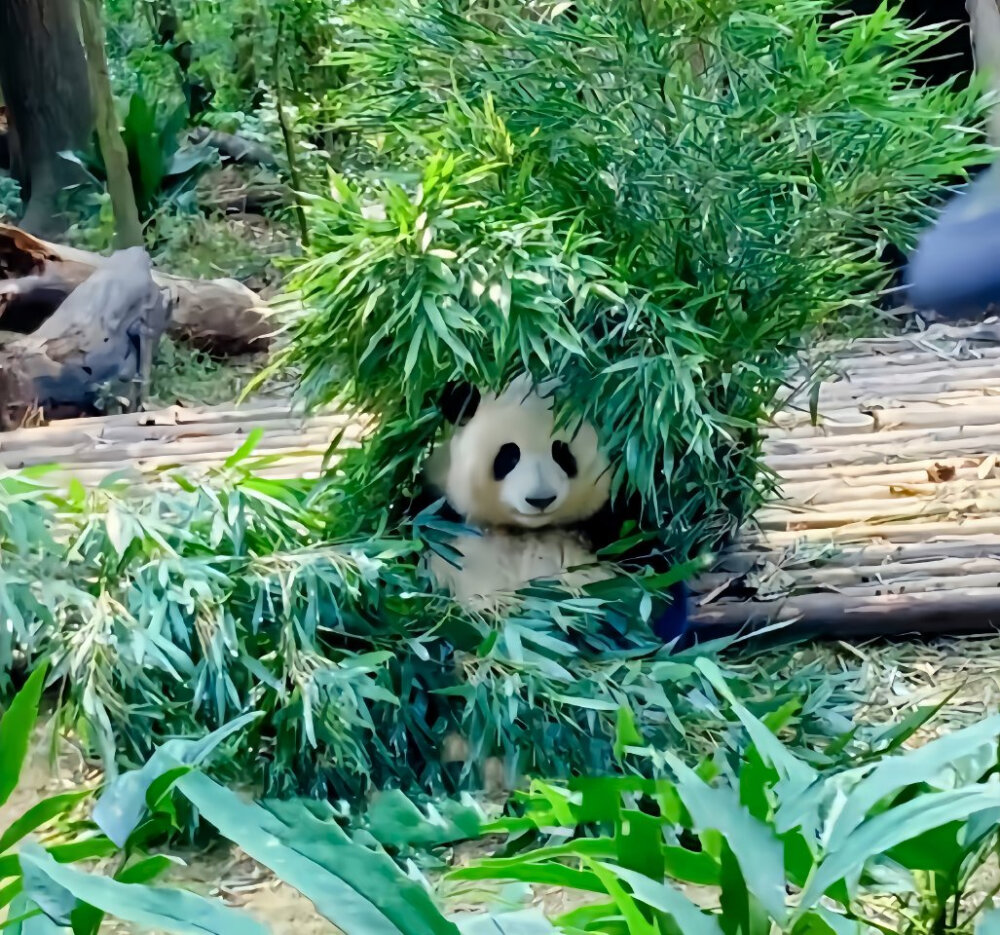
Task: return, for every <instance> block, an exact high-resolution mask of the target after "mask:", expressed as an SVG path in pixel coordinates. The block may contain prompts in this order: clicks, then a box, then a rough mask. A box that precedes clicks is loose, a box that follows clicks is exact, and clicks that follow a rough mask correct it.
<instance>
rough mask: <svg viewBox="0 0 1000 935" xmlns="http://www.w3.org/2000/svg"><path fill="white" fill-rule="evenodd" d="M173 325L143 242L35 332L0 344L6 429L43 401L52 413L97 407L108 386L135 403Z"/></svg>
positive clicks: (115, 258)
mask: <svg viewBox="0 0 1000 935" xmlns="http://www.w3.org/2000/svg"><path fill="white" fill-rule="evenodd" d="M166 325H167V303H166V301H165V299H164V295H163V293H162V291H161V290H160V288H159V287H158V286H157V284H156V283H155V282H154V281H153V277H152V264H151V262H150V259H149V255H148V254H147V253H146V251H145V250H143V249H142V248H141V247H132V248H130V249H128V250H122V251H119V252H118V253H115V254H113V255H112V256H111V257H109V258H108V259H107V261H106V262H104V263H103V264H102V265H101V266H100V267H99V268H98V269H97V270H96V272H94V273H93V275H91V276H89V277H88V278H87V279H85V280H84V281H83V282H82V283H81V284H80V285H79V286H78V287H77V288H76V289H74V290H73V291H72V292H71V293H70V294H69V295H68V296H67V297H66V299H65V301H63V302H61V303H60V304H59V306H58V307H57V308H56V309H55V311H54V312H53V313H52V315H51V316H49V317H48V318H47V319H46V320H45V321H44V322H42V324H41V325H40V326H39V327H38V328H36V329H34V330H33V331H32V333H31V334H27V335H24V336H22V337H19V338H15V339H13V340H10V341H8V342H7V343H6V344H4V346H3V347H2V348H0V374H2V375H3V380H2V381H0V392H2V397H0V428H3V429H8V428H11V427H13V426H15V425H17V424H20V423H21V422H23V420H24V416H25V414H26V413H27V412H30V411H31V410H32V409H34V408H35V407H36V406H37V407H38V408H40V409H41V410H42V412H43V413H44V414H45V416H46V417H47V418H52V417H58V416H60V415H63V414H65V413H70V414H74V415H76V414H80V413H92V412H95V411H96V410H97V404H98V402H99V394H100V393H101V392H102V389H103V388H105V387H107V388H108V389H109V390H110V391H111V392H113V393H122V394H124V395H125V396H126V398H127V400H128V404H129V406H130V408H133V409H134V408H135V407H136V406H137V405H138V403H139V401H140V399H141V396H142V392H143V390H144V389H145V387H146V385H147V384H148V381H149V373H150V368H151V366H152V360H153V352H154V350H155V348H156V344H157V343H158V342H159V340H160V337H161V336H162V335H163V332H164V330H165V329H166Z"/></svg>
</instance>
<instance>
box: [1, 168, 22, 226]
mask: <svg viewBox="0 0 1000 935" xmlns="http://www.w3.org/2000/svg"><path fill="white" fill-rule="evenodd" d="M22 208H23V205H22V204H21V186H20V185H19V184H18V183H17V180H16V179H13V178H11V177H10V176H9V175H5V174H3V173H0V219H2V218H17V217H20V216H21V210H22Z"/></svg>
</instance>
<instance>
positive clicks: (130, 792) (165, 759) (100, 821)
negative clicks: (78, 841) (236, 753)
mask: <svg viewBox="0 0 1000 935" xmlns="http://www.w3.org/2000/svg"><path fill="white" fill-rule="evenodd" d="M260 717H261V715H260V714H258V713H250V714H245V715H243V716H242V717H238V718H236V719H235V720H233V721H230V722H229V723H228V724H224V725H223V726H222V727H220V728H219V729H218V730H214V731H212V732H211V733H210V734H207V735H206V736H205V737H202V738H200V739H198V740H179V739H178V740H168V741H167V742H166V743H165V744H163V746H162V747H160V748H159V749H158V750H157V751H156V752H155V753H154V754H153V755H152V756H151V757H150V758H149V759H148V760H147V761H146V762H145V763H144V764H143V766H142V767H141V768H140V769H137V770H132V771H131V772H128V773H123V774H122V775H120V776H118V777H116V778H115V779H114V780H113V781H112V782H111V783H109V784H108V786H107V787H106V788H105V790H104V792H103V794H102V795H101V797H100V799H99V800H98V802H97V805H96V806H94V816H93V817H94V823H95V824H96V825H97V827H98V828H100V829H101V830H102V831H103V832H104V833H105V834H106V835H107V836H108V837H109V838H110V839H111V840H112V841H114V842H115V844H117V845H118V846H119V847H124V846H125V843H126V842H127V841H128V839H129V835H131V834H132V832H133V831H134V830H135V829H136V827H137V826H138V824H139V822H140V821H141V820H142V816H143V815H145V814H146V811H147V809H148V802H147V800H146V795H147V793H148V791H149V790H150V788H151V787H152V786H153V784H154V783H155V782H156V780H157V779H159V778H160V777H161V776H162V775H163V774H164V773H168V772H170V771H171V770H177V769H179V767H182V766H196V765H198V764H199V763H201V762H203V761H204V760H205V759H206V758H207V757H208V756H210V755H211V754H212V752H213V751H214V750H215V748H216V747H218V745H219V744H220V743H222V742H223V741H224V740H225V739H226V738H228V737H230V736H232V735H233V734H235V733H236V732H237V731H240V730H242V729H243V728H244V727H246V726H247V725H248V724H251V723H253V722H254V721H256V720H259V719H260Z"/></svg>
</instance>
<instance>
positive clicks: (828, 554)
mask: <svg viewBox="0 0 1000 935" xmlns="http://www.w3.org/2000/svg"><path fill="white" fill-rule="evenodd" d="M993 556H998V557H1000V534H985V535H977V536H967V537H965V538H963V539H960V540H958V539H953V540H949V541H944V542H942V541H933V542H914V543H901V542H864V543H860V544H845V545H843V546H841V547H840V548H836V549H829V550H825V551H824V553H823V555H822V558H821V560H822V562H823V566H822V567H824V568H842V567H843V568H854V567H857V566H861V565H879V564H882V563H889V564H891V563H896V562H898V563H901V564H903V563H920V562H923V561H934V560H938V559H941V558H945V557H946V558H951V559H962V560H964V559H974V558H984V557H993ZM817 560H819V559H815V558H812V557H811V556H810V555H808V554H802V553H796V552H794V551H790V550H789V549H787V548H773V547H770V546H767V545H764V544H761V545H760V546H759V547H758V548H746V547H745V548H743V549H740V548H733V549H730V550H728V551H726V552H723V553H722V554H721V555H720V556H719V559H718V561H717V562H716V565H715V568H716V570H718V571H719V572H720V573H728V576H730V577H731V576H732V575H733V574H746V573H747V572H748V571H750V570H751V569H753V568H755V567H758V566H761V565H763V564H764V563H765V562H772V563H773V564H775V565H778V566H780V567H781V569H782V570H783V571H787V572H792V571H794V570H795V569H797V568H811V569H812V570H814V571H815V570H817V569H816V566H815V565H814V564H813V562H814V561H817Z"/></svg>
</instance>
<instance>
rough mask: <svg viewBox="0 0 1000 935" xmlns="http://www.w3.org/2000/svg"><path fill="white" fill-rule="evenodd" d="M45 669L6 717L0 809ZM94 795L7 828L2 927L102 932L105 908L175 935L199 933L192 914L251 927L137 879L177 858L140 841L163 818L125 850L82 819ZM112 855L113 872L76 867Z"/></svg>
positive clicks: (204, 922) (205, 925) (61, 797)
mask: <svg viewBox="0 0 1000 935" xmlns="http://www.w3.org/2000/svg"><path fill="white" fill-rule="evenodd" d="M48 674H49V673H48V667H47V665H45V664H42V665H40V666H38V667H37V668H36V669H35V670H34V671H33V672H32V673H31V675H30V676H29V677H28V679H27V681H26V682H25V683H24V685H23V686H22V688H21V689H20V690H19V691H18V692H17V693H16V694H15V696H14V698H13V699H12V701H11V703H10V705H9V706H8V707H7V710H6V711H5V712H4V714H3V717H2V718H0V806H3V805H9V803H10V800H11V797H12V795H13V794H14V793H16V792H17V789H18V783H19V781H20V777H21V771H22V769H23V767H24V763H25V760H26V758H27V755H28V753H29V750H30V747H31V738H32V734H33V732H34V729H35V725H36V723H37V721H38V716H39V707H40V702H41V697H42V689H43V687H44V685H45V682H46V677H47V675H48ZM92 795H93V790H92V789H87V788H84V789H77V790H73V791H69V792H59V793H56V794H54V795H50V796H48V797H46V798H43V799H41V800H40V801H36V802H34V803H33V804H32V805H31V806H30V807H29V808H28V809H26V810H25V811H24V812H22V813H21V814H20V815H18V817H16V818H15V819H14V820H13V821H12V822H11V823H10V824H9V825H8V826H7V827H6V828H4V829H2V830H0V910H6V920H5V922H4V924H3V927H4V928H6V929H10V930H11V931H12V932H14V933H15V935H42V933H48V932H52V931H62V930H63V928H62V927H63V926H67V925H69V924H70V922H72V926H73V932H74V935H96V933H97V931H98V928H99V927H100V924H101V921H102V919H103V917H104V913H105V912H111V913H113V914H115V915H117V916H118V917H119V918H124V919H130V920H132V921H137V922H145V923H150V922H153V923H154V924H159V925H161V926H162V927H164V928H166V929H167V930H169V931H174V932H191V931H194V930H195V928H194V926H193V922H194V921H195V920H199V922H200V927H198V928H197V930H198V931H201V932H205V931H214V932H218V933H220V935H226V933H235V932H236V931H237V930H238V931H240V932H245V931H247V929H246V925H247V924H248V923H249V924H250V925H252V924H253V923H252V922H251V921H250V920H245V919H241V920H240V922H241V927H240V928H239V929H237V928H236V926H235V922H234V921H228V920H229V919H230V917H232V916H234V915H235V914H234V913H231V911H230V910H228V909H226V908H225V907H223V906H221V905H219V904H215V903H210V902H207V901H205V900H202V899H200V898H199V897H196V896H193V895H192V894H189V893H182V892H179V891H168V890H159V891H152V890H150V889H149V888H148V887H146V886H142V885H134V884H143V883H145V882H147V881H149V880H151V879H153V878H154V877H156V876H157V875H159V873H161V872H162V871H163V870H164V869H165V868H166V867H167V866H169V864H170V861H169V859H168V858H165V857H147V856H146V855H145V854H143V853H142V851H141V848H140V842H141V841H142V840H143V839H145V838H147V837H148V835H149V833H150V831H151V830H153V829H155V827H156V826H157V824H158V822H156V821H149V820H146V819H145V816H144V814H143V815H140V816H139V818H140V819H141V820H139V821H137V822H136V823H135V827H134V828H133V829H131V830H132V832H133V833H131V834H130V835H128V836H127V838H126V839H125V840H123V841H122V842H121V843H122V845H123V847H124V850H122V851H121V852H120V853H119V847H118V846H116V844H115V843H114V842H112V841H111V840H110V839H109V838H108V837H106V836H105V835H103V834H100V833H99V832H98V829H97V828H96V827H95V826H94V825H93V824H92V823H90V822H87V821H81V820H80V816H79V814H78V813H79V811H80V808H81V807H82V806H83V805H85V804H86V803H87V802H88V801H89V800H90V799H91V797H92ZM32 839H34V840H32ZM112 855H118V857H119V859H118V862H117V868H116V870H115V872H114V874H113V876H112V877H102V876H94V875H91V874H88V873H85V872H83V871H80V870H77V869H75V868H74V867H73V866H71V864H73V863H82V862H92V861H94V860H95V859H100V858H106V857H109V856H112ZM181 915H183V916H184V918H183V919H181V918H179V916H181ZM227 921H228V924H227ZM50 923H51V924H50Z"/></svg>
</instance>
